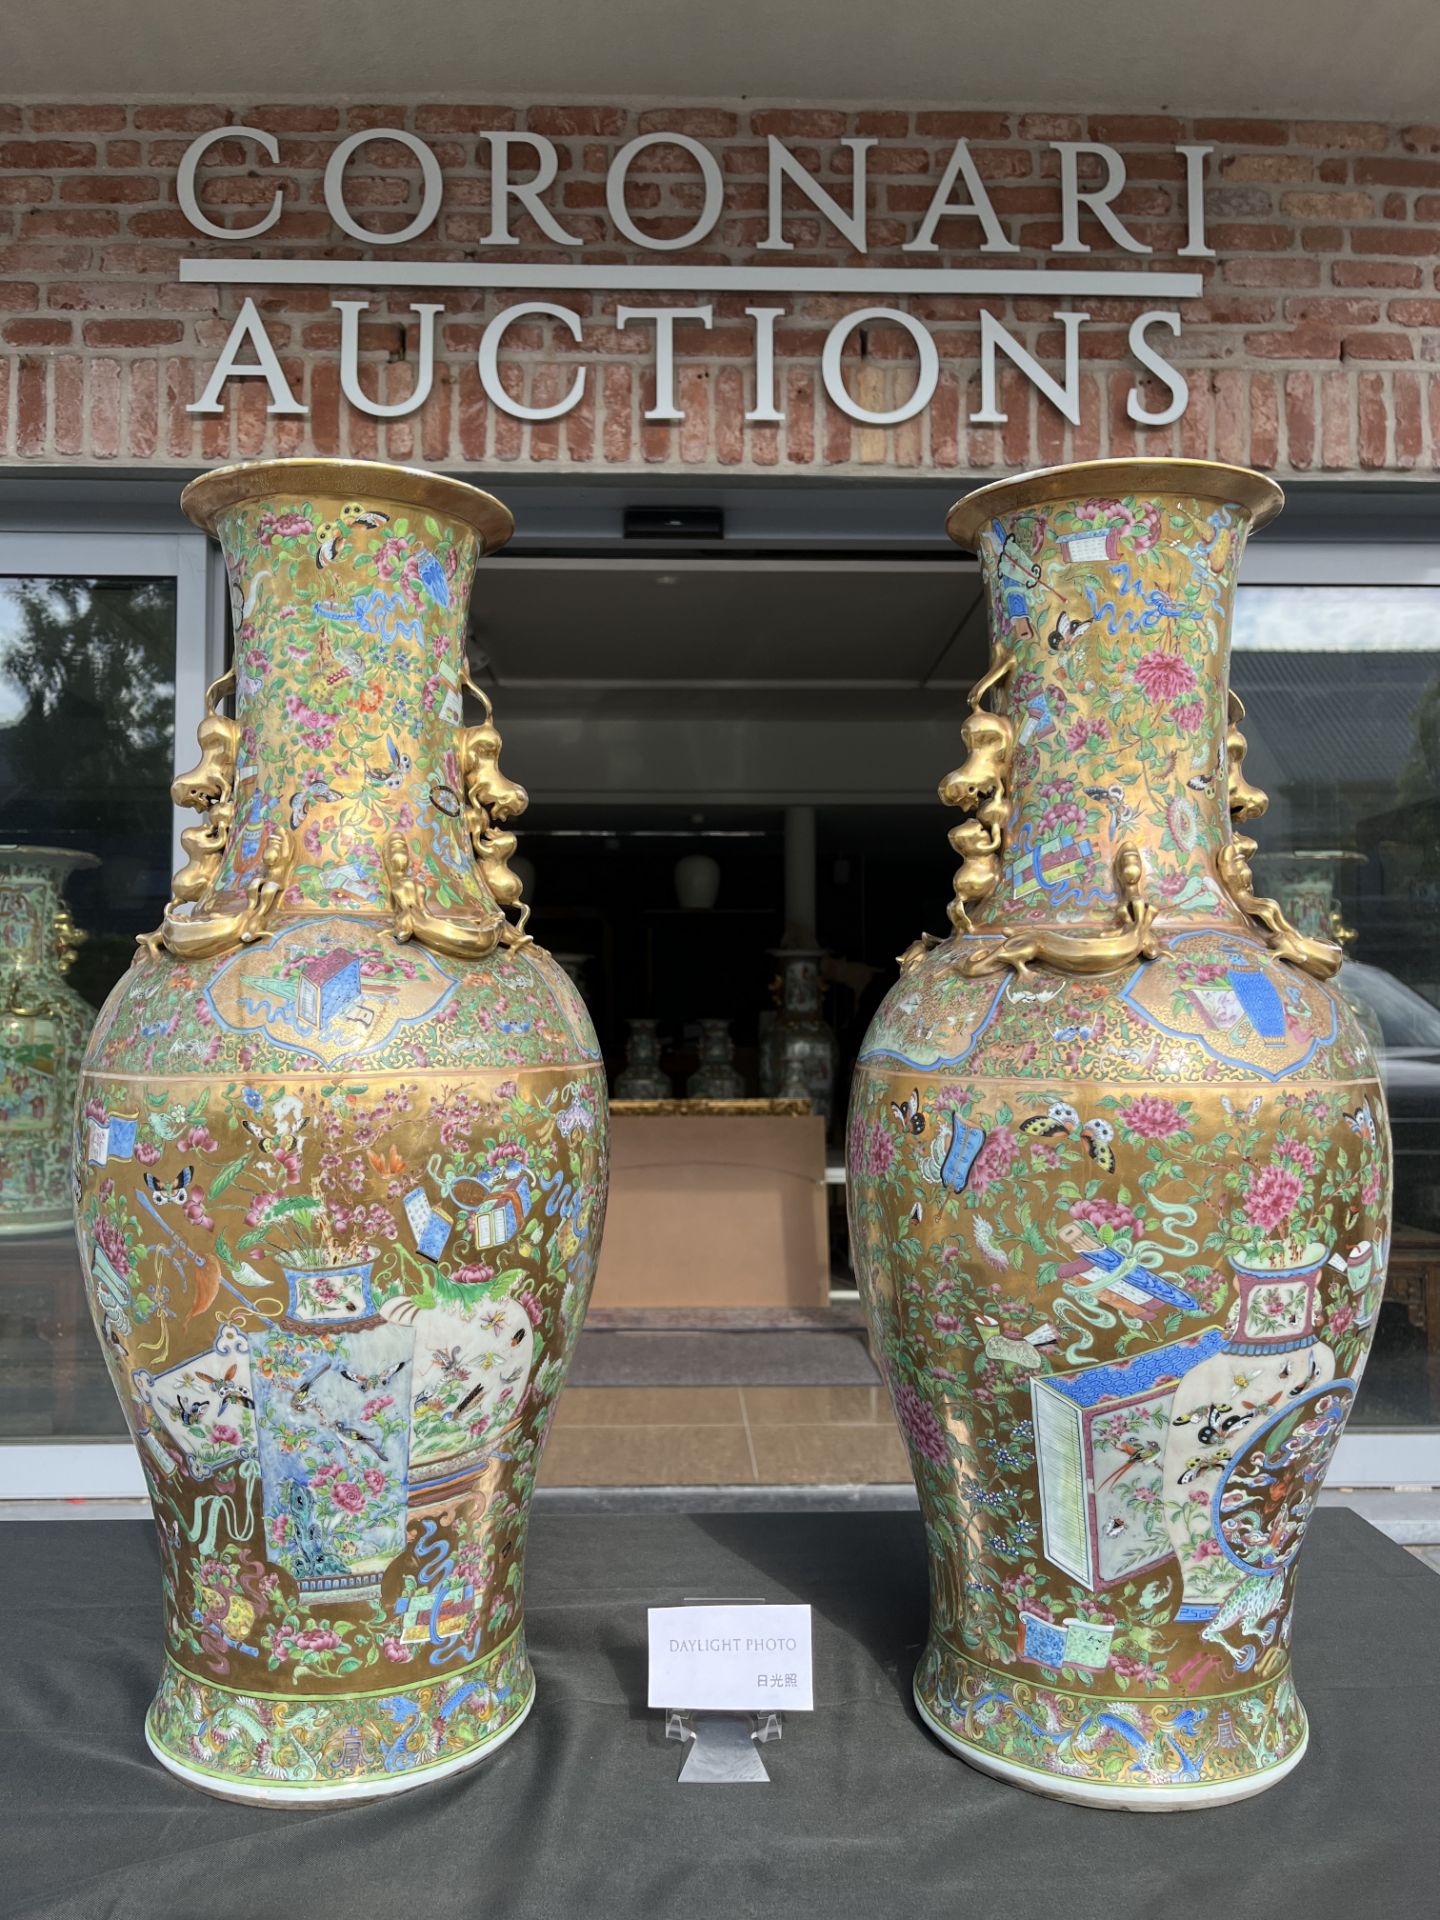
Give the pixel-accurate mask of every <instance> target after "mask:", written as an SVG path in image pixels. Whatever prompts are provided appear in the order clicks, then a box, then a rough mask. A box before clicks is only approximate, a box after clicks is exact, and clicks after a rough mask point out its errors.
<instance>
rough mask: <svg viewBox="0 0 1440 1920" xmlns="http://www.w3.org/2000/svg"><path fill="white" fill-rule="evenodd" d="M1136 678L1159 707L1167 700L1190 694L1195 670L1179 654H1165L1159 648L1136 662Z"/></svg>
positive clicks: (1193, 683)
mask: <svg viewBox="0 0 1440 1920" xmlns="http://www.w3.org/2000/svg"><path fill="white" fill-rule="evenodd" d="M1135 678H1136V679H1137V680H1138V681H1139V683H1140V685H1141V686H1142V687H1143V688H1144V689H1145V691H1146V693H1148V694H1149V696H1150V698H1151V699H1152V700H1153V701H1155V702H1156V704H1157V705H1159V704H1160V703H1161V702H1163V701H1166V700H1178V699H1179V697H1180V695H1181V694H1182V693H1189V692H1190V690H1191V689H1192V688H1193V687H1194V685H1195V673H1194V670H1193V668H1191V667H1190V666H1188V665H1187V664H1186V662H1185V661H1184V660H1182V659H1181V658H1180V657H1179V655H1178V654H1174V653H1164V652H1162V651H1161V650H1160V649H1159V648H1158V647H1157V648H1156V649H1155V651H1154V652H1153V653H1147V654H1144V655H1143V656H1142V657H1141V658H1140V659H1139V660H1138V661H1137V662H1136V664H1135Z"/></svg>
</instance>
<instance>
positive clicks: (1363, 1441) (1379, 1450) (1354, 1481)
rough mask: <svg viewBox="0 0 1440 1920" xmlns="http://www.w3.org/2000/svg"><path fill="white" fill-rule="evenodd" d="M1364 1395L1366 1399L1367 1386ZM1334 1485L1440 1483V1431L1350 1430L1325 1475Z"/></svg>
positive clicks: (1404, 1485) (1329, 1483) (1362, 1391)
mask: <svg viewBox="0 0 1440 1920" xmlns="http://www.w3.org/2000/svg"><path fill="white" fill-rule="evenodd" d="M1360 1397H1361V1400H1362V1402H1363V1400H1364V1397H1365V1388H1364V1386H1363V1384H1362V1386H1361V1388H1360ZM1325 1482H1326V1485H1327V1486H1330V1487H1335V1488H1339V1487H1440V1433H1437V1432H1435V1431H1434V1430H1433V1429H1431V1430H1429V1431H1428V1432H1427V1431H1426V1430H1425V1429H1423V1428H1421V1429H1417V1430H1409V1431H1392V1432H1389V1433H1385V1432H1378V1431H1374V1432H1369V1433H1367V1432H1366V1431H1365V1430H1364V1429H1363V1428H1362V1429H1361V1430H1360V1432H1358V1433H1356V1432H1351V1433H1347V1434H1346V1435H1345V1436H1344V1438H1343V1439H1342V1440H1341V1442H1340V1444H1339V1446H1338V1447H1337V1448H1336V1449H1335V1458H1334V1459H1333V1460H1332V1461H1331V1463H1330V1471H1329V1472H1328V1473H1327V1474H1326V1476H1325Z"/></svg>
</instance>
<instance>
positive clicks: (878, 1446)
mask: <svg viewBox="0 0 1440 1920" xmlns="http://www.w3.org/2000/svg"><path fill="white" fill-rule="evenodd" d="M750 1438H751V1442H752V1444H753V1445H754V1448H755V1470H756V1476H757V1478H758V1479H759V1481H760V1484H761V1485H762V1486H777V1485H778V1486H795V1485H798V1484H807V1485H818V1486H830V1485H834V1484H835V1483H837V1482H842V1481H843V1482H846V1483H852V1484H856V1485H861V1486H865V1485H877V1484H880V1485H887V1484H891V1483H896V1482H901V1481H905V1480H908V1479H909V1478H910V1463H909V1460H908V1459H907V1457H906V1453H905V1449H904V1447H903V1446H902V1445H901V1442H900V1435H899V1434H898V1433H897V1432H896V1430H895V1428H894V1426H893V1425H891V1424H889V1423H888V1422H887V1424H886V1425H884V1426H880V1425H879V1424H878V1423H877V1424H876V1425H875V1426H873V1427H865V1426H849V1427H847V1426H813V1427H802V1426H792V1427H781V1426H775V1427H764V1426H752V1427H751V1429H750Z"/></svg>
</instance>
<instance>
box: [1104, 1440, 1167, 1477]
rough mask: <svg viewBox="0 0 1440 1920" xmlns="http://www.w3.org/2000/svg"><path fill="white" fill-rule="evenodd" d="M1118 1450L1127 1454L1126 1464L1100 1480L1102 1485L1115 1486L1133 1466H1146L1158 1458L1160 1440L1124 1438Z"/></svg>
mask: <svg viewBox="0 0 1440 1920" xmlns="http://www.w3.org/2000/svg"><path fill="white" fill-rule="evenodd" d="M1118 1451H1119V1452H1120V1453H1123V1454H1124V1456H1125V1461H1124V1464H1123V1466H1119V1467H1117V1468H1116V1469H1115V1471H1114V1473H1112V1474H1110V1475H1109V1477H1108V1478H1107V1479H1104V1480H1102V1481H1101V1482H1100V1485H1101V1486H1102V1487H1113V1486H1114V1485H1115V1483H1116V1481H1117V1480H1123V1479H1124V1478H1125V1475H1126V1474H1127V1473H1129V1472H1130V1470H1131V1469H1132V1468H1133V1467H1146V1466H1149V1464H1150V1462H1151V1461H1152V1460H1158V1459H1159V1457H1160V1442H1159V1441H1158V1440H1133V1439H1132V1440H1122V1441H1121V1442H1120V1446H1119V1448H1118Z"/></svg>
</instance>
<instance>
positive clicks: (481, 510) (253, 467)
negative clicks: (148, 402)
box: [180, 459, 515, 553]
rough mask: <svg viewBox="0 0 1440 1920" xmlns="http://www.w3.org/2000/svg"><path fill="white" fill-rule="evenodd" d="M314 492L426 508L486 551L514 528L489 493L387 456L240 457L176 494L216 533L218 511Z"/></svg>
mask: <svg viewBox="0 0 1440 1920" xmlns="http://www.w3.org/2000/svg"><path fill="white" fill-rule="evenodd" d="M315 493H320V494H328V495H331V496H334V495H338V494H353V495H357V496H360V497H363V498H366V499H370V500H389V501H397V502H401V503H403V504H404V505H405V506H409V507H425V508H428V509H429V511H430V512H432V513H438V514H443V515H444V516H445V518H447V519H449V520H458V521H460V522H461V523H462V524H463V525H465V526H467V527H472V528H473V529H474V530H475V532H476V534H478V536H479V538H480V543H481V548H482V551H483V552H485V553H493V552H494V551H495V549H496V548H497V547H503V546H504V544H505V542H506V541H507V540H508V539H509V538H510V536H511V534H512V533H513V532H514V531H515V516H514V515H513V514H512V513H511V511H510V509H509V508H508V507H507V506H505V505H504V504H503V503H502V502H501V501H499V500H497V499H496V498H495V496H494V495H493V494H490V493H486V492H484V491H483V489H482V488H480V487H472V486H471V485H470V484H469V483H468V481H465V480H452V479H451V478H450V477H449V475H448V474H443V473H429V472H427V471H426V470H425V469H424V468H423V467H400V466H394V465H392V464H391V462H389V461H388V460H312V459H298V460H242V461H240V462H239V463H238V464H236V465H235V466H230V467H216V468H215V469H214V470H213V471H212V472H210V473H202V474H201V475H200V476H199V478H198V479H196V480H192V481H191V482H190V484H189V485H188V486H187V487H186V488H185V491H184V492H183V493H182V494H181V495H180V508H181V511H182V512H183V513H185V514H188V516H189V517H190V519H192V520H193V521H194V522H195V524H196V526H197V527H203V528H204V530H205V531H206V533H214V532H215V522H216V520H217V519H218V518H219V516H220V515H221V514H222V513H225V512H227V511H228V510H229V509H230V508H231V507H236V506H240V505H241V504H242V503H243V502H245V501H248V500H264V499H290V498H293V497H295V496H297V495H300V496H308V495H310V494H315Z"/></svg>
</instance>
